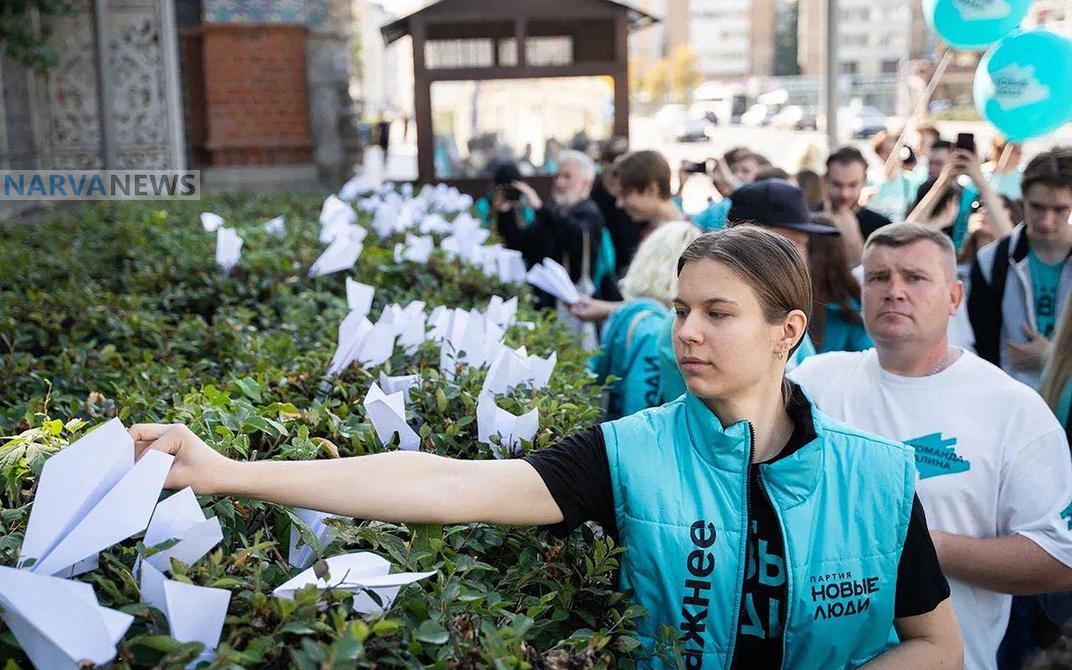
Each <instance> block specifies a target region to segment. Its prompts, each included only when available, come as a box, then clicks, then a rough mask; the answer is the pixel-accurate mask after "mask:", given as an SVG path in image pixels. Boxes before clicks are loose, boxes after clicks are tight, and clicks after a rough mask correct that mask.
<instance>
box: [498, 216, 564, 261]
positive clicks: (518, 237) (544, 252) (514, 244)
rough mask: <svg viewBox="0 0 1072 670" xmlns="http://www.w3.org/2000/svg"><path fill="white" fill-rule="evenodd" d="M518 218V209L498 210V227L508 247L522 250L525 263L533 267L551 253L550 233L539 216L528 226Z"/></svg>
mask: <svg viewBox="0 0 1072 670" xmlns="http://www.w3.org/2000/svg"><path fill="white" fill-rule="evenodd" d="M518 218H519V212H518V210H510V211H508V212H498V217H497V219H496V222H497V223H498V226H497V228H498V231H499V235H501V236H502V238H503V242H504V243H505V246H506V248H507V249H513V250H515V251H520V252H521V256H522V257H523V258H524V259H525V264H526V265H527V266H529V267H531V266H532V265H534V264H536V263H539V262H540V261H542V260H543V259H544V258H546V257H547V256H548V255H550V254H549V252H550V246H551V242H550V239H549V234H548V231H547V228H546V223H545V222H544V221H541V220H540V217H539V216H537V217H535V219H534V220H533V222H532V223H530V224H529V225H527V226H523V225H521V224H520V223H518Z"/></svg>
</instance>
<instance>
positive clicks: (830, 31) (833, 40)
mask: <svg viewBox="0 0 1072 670" xmlns="http://www.w3.org/2000/svg"><path fill="white" fill-rule="evenodd" d="M837 21H838V0H827V2H826V61H825V67H824V72H823V109H824V115H825V116H826V141H827V145H828V149H829V150H830V151H834V149H835V148H836V147H837V145H838V123H837V122H838V51H837V40H838V29H837Z"/></svg>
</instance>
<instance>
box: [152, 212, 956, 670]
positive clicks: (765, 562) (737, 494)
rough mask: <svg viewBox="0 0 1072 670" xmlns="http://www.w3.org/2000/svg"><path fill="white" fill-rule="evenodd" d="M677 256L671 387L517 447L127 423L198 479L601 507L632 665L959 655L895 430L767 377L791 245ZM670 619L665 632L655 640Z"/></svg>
mask: <svg viewBox="0 0 1072 670" xmlns="http://www.w3.org/2000/svg"><path fill="white" fill-rule="evenodd" d="M676 269H677V277H678V285H677V292H676V295H675V298H674V301H673V302H674V312H675V319H676V320H675V326H674V343H675V344H674V347H675V350H676V352H677V356H678V363H679V365H680V366H681V368H682V372H683V374H684V376H685V379H686V380H687V386H688V393H686V394H685V396H684V397H682V398H680V399H679V400H676V401H674V402H672V403H669V404H667V405H664V406H662V407H655V408H651V409H647V410H644V411H642V412H638V413H637V414H633V415H632V416H629V417H625V418H623V419H618V420H617V421H611V422H607V423H603V424H600V425H598V426H594V427H592V428H590V429H589V430H586V431H582V432H580V433H577V434H574V435H572V436H568V437H565V436H564V437H563V438H562V439H561V440H560V441H559V442H558V443H557V444H556V445H555V446H553V447H551V448H548V449H544V450H539V451H533V452H530V453H529V454H527V455H526V456H524V457H523V458H508V459H502V460H495V459H490V460H482V461H468V460H461V459H451V458H444V457H441V456H437V455H435V454H431V453H425V452H422V451H419V450H418V451H393V452H389V453H380V454H372V455H368V456H358V457H353V458H343V459H333V460H331V461H324V460H321V461H298V462H294V461H291V462H282V461H255V462H239V461H234V460H231V459H228V458H226V457H224V456H223V455H221V454H219V453H217V452H216V451H215V450H213V449H212V448H211V447H209V446H208V445H206V444H205V443H204V442H203V441H202V440H201V439H200V438H199V437H197V436H196V435H195V434H194V433H193V432H192V431H191V430H190V429H189V428H187V427H186V426H183V425H176V426H164V425H153V424H144V425H137V426H134V427H132V428H131V434H132V437H133V438H134V443H135V449H136V451H137V452H138V454H144V453H145V452H146V451H147V450H150V449H152V450H158V451H162V452H165V453H168V454H172V455H173V456H174V464H173V465H172V468H171V472H170V473H169V475H168V478H167V482H166V484H165V485H166V486H167V487H168V488H172V489H180V488H183V487H186V486H190V487H192V488H193V490H194V492H195V493H198V494H204V495H241V496H245V497H252V498H260V499H264V500H269V501H271V502H275V503H279V504H283V505H291V506H296V507H307V508H314V509H318V510H323V511H325V512H328V513H331V514H337V515H348V516H354V517H357V518H361V519H377V520H386V521H395V522H405V523H428V524H458V523H472V522H484V523H495V524H503V525H540V526H547V527H549V529H550V530H551V531H552V532H554V533H556V534H558V535H560V536H566V535H568V534H569V533H571V532H572V531H573V530H574V529H575V528H577V527H578V526H580V525H581V524H583V523H585V522H589V521H594V522H596V523H599V524H600V525H601V526H602V528H603V530H604V532H605V533H606V534H607V535H608V536H609V537H612V538H614V539H615V540H616V544H618V545H620V546H622V547H624V548H625V549H627V551H626V552H625V553H623V554H622V555H621V557H620V573H619V580H620V586H621V588H622V590H624V591H629V592H630V593H631V594H632V595H631V597H632V598H633V600H634V601H635V602H636V603H637V604H638V605H639V606H640V607H642V608H644V610H645V613H646V614H645V616H644V617H642V618H641V619H639V621H638V622H637V629H636V631H635V633H634V634H635V636H636V638H637V639H638V640H639V641H640V643H641V644H640V646H639V648H638V649H637V650H636V651H635V652H633V653H634V655H635V659H636V664H637V666H638V667H641V668H660V669H661V668H667V667H674V666H677V665H678V664H679V663H684V665H685V667H687V668H708V669H711V670H714V669H715V668H725V669H728V670H735V669H737V670H744V669H745V668H748V669H750V670H768V669H771V670H773V669H780V668H793V669H794V670H830V669H840V668H852V669H856V668H862V669H866V670H882V669H885V668H905V667H917V668H931V669H933V668H947V669H953V668H960V667H961V664H962V663H963V645H962V642H961V638H960V633H959V630H958V627H957V623H956V618H955V616H954V614H953V610H952V607H951V605H950V600H949V585H948V583H947V582H946V579H945V577H944V576H943V575H942V573H941V569H940V567H939V565H938V559H937V555H936V553H935V550H934V545H933V543H932V541H931V539H930V534H929V533H928V532H927V527H926V518H925V515H924V513H923V508H922V506H921V505H920V504H919V501H918V499H916V496H915V480H916V468H915V461H914V459H913V456H912V450H911V448H909V447H906V446H905V445H903V444H901V443H898V442H891V441H888V440H884V439H882V438H878V437H874V436H872V435H869V434H867V433H863V432H861V431H857V430H855V429H853V428H851V427H849V426H847V425H845V424H841V423H838V422H836V421H833V420H831V419H829V418H827V417H826V416H825V415H824V414H823V413H822V412H820V411H819V410H818V409H817V408H815V407H814V406H813V405H812V403H811V401H810V400H808V398H807V396H806V395H805V394H804V393H803V392H802V391H801V390H800V388H799V387H797V386H795V385H793V384H792V383H791V382H789V381H788V380H787V379H786V377H785V361H786V359H787V358H790V357H792V355H793V352H794V350H795V349H796V348H797V347H798V346H799V345H800V343H801V340H802V338H803V337H804V333H805V331H806V330H807V321H808V313H809V312H810V311H811V304H812V296H811V282H810V280H809V279H808V270H807V266H806V265H805V264H804V260H803V258H801V257H800V254H799V252H798V251H797V250H796V249H795V248H794V247H793V245H792V244H790V243H789V242H787V241H786V240H785V239H784V238H782V237H780V236H778V235H775V234H773V233H771V232H769V231H767V230H763V229H760V228H757V227H753V226H743V227H738V228H732V229H728V230H724V231H720V232H717V233H708V234H705V235H701V236H700V237H698V238H697V239H696V240H694V241H693V242H692V244H690V245H689V247H688V249H686V250H685V253H683V254H682V256H681V258H680V259H678V262H677V268H676ZM666 628H670V629H671V630H673V631H674V634H673V636H672V637H673V638H675V639H672V640H670V641H671V642H673V643H674V645H675V646H674V649H673V650H672V651H671V652H670V653H669V654H659V652H658V649H657V640H658V639H659V637H660V634H661V631H663V630H665V629H666ZM893 630H896V633H897V639H898V641H892V640H891V636H890V633H891V632H892V631H893ZM444 649H445V650H447V653H448V654H449V653H450V650H449V648H448V647H444ZM540 651H542V650H537V652H538V653H539V652H540Z"/></svg>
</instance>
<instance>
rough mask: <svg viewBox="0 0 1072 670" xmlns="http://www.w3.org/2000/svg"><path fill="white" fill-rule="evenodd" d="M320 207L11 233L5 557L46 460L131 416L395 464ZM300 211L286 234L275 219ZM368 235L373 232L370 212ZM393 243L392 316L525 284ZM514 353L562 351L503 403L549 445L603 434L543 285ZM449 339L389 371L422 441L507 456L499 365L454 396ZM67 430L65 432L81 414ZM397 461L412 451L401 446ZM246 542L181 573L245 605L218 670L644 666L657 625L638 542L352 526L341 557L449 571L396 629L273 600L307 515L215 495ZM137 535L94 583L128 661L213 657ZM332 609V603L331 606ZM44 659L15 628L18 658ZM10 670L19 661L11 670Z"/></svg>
mask: <svg viewBox="0 0 1072 670" xmlns="http://www.w3.org/2000/svg"><path fill="white" fill-rule="evenodd" d="M320 204H321V199H320V198H319V197H311V196H302V197H282V196H272V197H250V196H219V197H216V198H214V199H211V200H208V201H203V202H200V203H168V206H167V208H163V207H161V206H160V205H159V204H158V203H149V204H146V203H136V204H129V203H124V204H102V205H94V206H86V207H83V208H80V209H77V210H72V211H68V212H65V213H62V214H60V215H58V216H56V217H55V218H54V219H52V220H49V221H47V222H43V223H41V224H34V225H21V226H20V225H13V226H8V227H4V228H0V348H2V351H0V378H2V379H4V381H5V383H4V384H3V385H0V434H3V435H8V436H10V437H9V438H6V439H4V440H3V441H0V489H2V493H0V503H2V506H3V511H2V514H0V521H2V523H3V526H2V528H0V562H2V563H3V564H7V565H11V564H14V562H15V560H16V557H17V552H18V548H19V546H20V545H21V541H22V534H23V532H24V530H25V527H26V522H27V519H28V516H29V508H30V504H31V502H32V500H33V496H34V487H35V480H36V477H37V475H39V474H40V472H41V467H42V465H43V463H44V462H45V460H46V459H47V458H48V457H49V456H50V455H51V454H53V453H55V452H56V451H58V450H60V449H62V448H63V447H64V446H65V445H66V444H67V443H69V442H70V441H73V440H74V439H77V437H79V436H80V435H81V434H82V433H83V432H84V430H85V429H86V428H87V427H88V426H91V425H95V424H97V423H100V422H101V421H103V420H105V419H106V418H109V417H112V416H119V417H120V418H122V419H123V420H124V422H125V423H127V424H128V425H129V424H130V423H134V422H153V421H156V422H174V421H178V422H184V423H187V424H189V425H190V426H191V427H192V428H193V430H194V431H195V432H197V433H198V434H199V435H201V436H202V437H204V438H205V439H206V441H208V442H209V443H210V444H211V445H212V446H213V447H214V448H216V449H218V450H219V451H221V452H222V453H225V454H227V455H228V456H232V457H236V458H243V459H259V460H263V459H284V460H286V459H314V458H338V457H340V456H351V455H360V454H367V453H373V452H378V451H382V450H383V449H384V448H385V447H383V446H382V445H380V443H379V441H378V439H377V437H376V435H375V432H374V431H373V430H372V428H371V426H370V425H369V424H368V423H367V422H366V418H365V415H364V410H363V409H362V408H361V404H360V401H361V399H362V398H363V397H364V395H365V393H366V391H367V389H368V387H369V383H370V382H371V381H372V380H373V379H374V374H377V373H378V372H379V368H378V369H373V370H364V369H362V368H360V367H359V366H356V365H355V366H351V367H350V368H349V369H348V370H346V371H345V372H344V373H342V374H341V375H339V376H338V377H337V378H334V379H326V378H325V377H324V370H326V368H327V364H328V361H329V360H330V358H331V355H332V353H333V351H334V348H335V343H336V337H337V329H338V324H339V323H340V321H341V320H342V318H343V317H344V316H345V314H346V312H347V307H346V300H345V291H344V285H343V282H344V277H345V275H346V273H339V274H336V275H329V276H326V277H321V278H315V279H310V278H308V277H306V276H305V273H306V270H307V269H308V267H309V266H310V265H311V264H312V262H313V261H314V260H315V258H316V257H317V256H318V255H319V253H320V251H321V250H322V246H321V245H320V244H318V243H317V240H316V237H317V231H318V225H317V213H318V211H319V208H320ZM202 209H206V210H211V211H215V212H218V213H220V214H221V215H222V216H223V217H224V218H225V219H226V220H227V221H228V225H230V226H233V227H236V228H237V229H238V231H239V233H240V234H241V235H242V236H243V237H244V238H245V240H246V243H245V247H244V249H243V257H242V260H241V262H240V263H239V265H238V266H237V267H236V268H235V270H234V271H233V272H232V273H231V274H230V275H227V274H224V273H222V272H221V271H220V270H218V269H217V268H216V266H215V264H214V260H213V254H214V245H215V236H213V235H211V234H207V233H205V232H204V231H203V230H202V228H201V226H200V224H199V223H198V220H197V216H198V213H199V212H200V211H201V210H202ZM278 214H286V215H287V227H288V229H289V234H288V235H287V237H286V238H284V239H278V238H275V237H272V236H270V235H268V234H266V233H265V232H264V231H263V230H262V229H261V223H262V222H264V221H265V220H267V219H268V218H270V217H273V216H276V215H278ZM362 223H363V224H366V225H367V224H368V223H369V222H368V221H367V217H366V220H363V222H362ZM374 239H375V235H374V234H370V236H369V238H368V239H367V240H366V248H365V251H364V253H363V254H362V256H361V258H360V259H359V261H358V263H357V265H356V267H355V268H354V270H353V272H352V276H353V277H354V278H355V279H357V280H358V281H362V282H364V283H368V284H372V285H375V286H377V287H378V290H377V293H376V298H375V304H374V306H373V314H374V315H375V314H378V311H379V309H380V308H382V307H383V305H385V304H387V303H390V302H401V303H403V304H404V303H405V302H408V301H409V300H411V299H421V300H424V301H426V302H427V303H428V305H429V307H432V306H435V305H439V304H444V305H448V306H451V307H483V306H484V305H485V304H486V303H487V301H488V299H489V298H490V297H491V296H492V295H495V294H498V295H501V296H504V297H505V296H508V295H511V294H512V293H517V292H518V291H519V288H518V287H516V286H515V287H506V286H502V285H500V284H498V282H496V281H495V280H493V279H489V278H488V277H487V276H485V275H484V274H483V273H481V272H480V271H479V270H478V269H475V268H472V267H469V266H465V265H461V264H459V263H456V262H451V261H449V260H448V259H447V258H445V257H444V256H442V255H441V252H439V251H436V252H435V253H434V254H433V256H432V258H431V260H430V261H429V262H428V263H427V264H422V265H418V264H415V263H408V262H407V263H395V262H394V261H393V260H392V256H391V252H390V249H392V248H393V244H394V242H395V241H396V240H394V239H390V240H384V241H383V242H381V243H380V244H381V245H382V246H377V245H376V243H375V242H374V241H373V240H374ZM522 293H523V296H524V297H525V300H523V304H522V307H521V310H520V312H519V320H521V321H530V322H533V323H534V324H535V325H534V328H533V329H532V330H521V329H517V328H514V329H511V330H510V331H509V332H508V333H507V341H508V343H509V344H510V345H511V346H518V345H520V344H525V345H526V346H527V347H528V348H529V350H530V351H531V352H533V353H536V354H540V355H547V354H549V353H551V352H552V351H554V352H558V366H557V368H556V370H555V373H554V375H553V376H552V378H551V384H550V386H549V388H547V389H544V390H541V391H533V390H532V389H530V388H527V387H522V388H519V389H517V390H515V391H514V392H513V393H512V394H511V396H509V397H508V398H505V399H502V400H501V404H502V406H504V407H505V408H507V409H509V410H511V411H519V410H520V409H521V408H523V407H524V408H526V409H527V408H530V407H532V406H534V405H535V406H537V407H539V410H540V417H541V427H540V431H539V433H538V434H537V435H536V437H535V439H534V440H533V443H532V444H531V445H526V448H533V449H539V448H543V447H546V446H547V445H549V444H550V443H551V442H552V440H553V439H554V437H555V436H562V435H565V434H568V433H571V432H574V431H576V430H578V429H580V428H582V427H586V426H589V425H592V424H593V423H594V422H595V421H596V420H597V419H598V414H599V412H598V405H599V403H598V396H599V393H600V391H601V389H600V388H599V387H598V386H596V385H594V384H593V383H592V382H591V379H590V377H589V376H588V374H587V372H586V367H585V363H586V360H585V355H584V354H583V352H582V351H581V350H580V347H579V346H578V345H577V342H576V341H575V340H574V339H572V337H571V336H569V335H567V334H566V332H565V331H564V330H563V329H562V328H561V327H560V326H559V325H558V324H557V323H556V322H555V320H554V318H553V316H552V315H546V314H537V313H535V312H534V311H533V310H532V309H531V307H530V306H529V304H528V301H527V293H525V292H524V291H522ZM438 362H439V355H438V348H437V346H436V345H435V344H432V343H427V344H425V345H424V346H423V347H422V348H421V349H420V350H419V351H418V352H417V353H416V354H415V355H406V354H405V353H403V352H402V351H401V350H397V351H396V353H395V355H394V356H393V357H392V358H391V359H390V360H389V361H388V362H387V363H386V364H385V365H384V366H382V369H383V370H385V371H387V372H388V373H390V374H411V373H415V374H419V375H420V385H419V388H418V390H416V391H414V392H413V393H411V395H410V401H409V403H408V405H409V409H410V412H411V420H412V422H414V423H415V425H416V426H417V427H418V431H419V433H420V435H421V440H422V449H423V450H425V451H429V452H434V453H438V454H442V455H447V456H453V457H461V458H490V457H492V454H491V451H490V449H489V448H488V447H486V446H484V445H481V444H479V443H478V442H477V440H476V421H475V412H476V395H477V391H478V390H479V388H480V385H481V383H482V382H483V377H484V375H485V371H484V370H472V369H470V370H464V371H462V373H460V374H459V375H458V376H457V378H456V379H455V380H453V381H451V380H448V379H446V378H445V377H444V376H443V375H442V373H441V372H440V370H439V369H438ZM57 417H59V418H57ZM387 448H388V449H390V448H393V446H388V447H387ZM201 504H202V505H203V506H206V507H207V508H208V510H207V511H208V513H209V514H214V515H216V516H218V517H219V518H220V520H221V522H222V524H223V527H224V541H223V542H222V543H221V544H220V545H219V546H218V547H217V548H216V549H215V550H214V551H213V552H212V553H210V554H209V555H208V556H207V557H205V558H204V559H202V560H201V561H199V562H197V563H196V564H195V565H193V566H191V567H188V568H186V567H183V566H180V565H178V564H176V565H175V577H174V578H175V579H178V580H183V581H189V582H191V583H195V584H199V585H203V586H213V587H220V588H226V589H229V590H230V591H231V592H232V594H233V597H232V600H231V604H230V609H229V612H228V617H227V621H226V625H225V627H224V632H223V638H222V641H221V644H220V646H219V650H218V656H217V658H216V660H215V661H214V663H213V667H269V668H271V667H298V668H329V667H331V668H334V667H354V665H355V664H360V665H362V666H367V665H373V664H375V665H377V666H380V667H416V666H431V667H440V668H470V667H472V668H476V667H496V668H528V667H547V668H574V667H608V666H611V665H613V666H625V667H631V666H632V665H634V664H635V663H637V657H636V650H637V647H638V642H637V640H636V639H635V638H634V637H632V636H631V631H632V629H633V624H634V622H635V619H636V618H637V617H638V616H642V614H643V613H642V611H641V610H640V609H639V608H638V607H636V606H635V605H632V604H631V603H630V601H629V600H628V599H627V598H626V597H625V596H623V595H622V594H620V593H618V592H617V591H616V588H615V585H616V572H617V567H618V562H617V556H618V554H619V553H620V551H621V550H620V549H619V548H617V547H614V546H613V545H612V543H611V541H610V540H609V539H608V538H604V537H600V536H599V535H598V533H597V532H595V531H594V530H593V529H590V528H582V529H580V530H579V531H578V532H577V533H575V534H574V535H573V536H572V537H571V538H569V539H568V540H566V541H559V540H555V539H553V538H551V537H550V536H549V535H548V534H547V533H545V532H543V531H541V530H539V529H524V528H502V527H495V526H489V525H484V524H472V525H458V526H448V527H431V526H404V525H397V524H386V523H377V522H368V521H361V520H346V521H343V522H338V524H337V526H338V527H337V530H338V538H337V539H336V541H335V542H334V543H333V544H332V545H331V546H330V547H327V548H326V549H325V552H324V553H325V554H326V555H333V554H337V553H342V552H346V551H358V550H368V551H373V552H377V553H379V554H381V555H383V556H384V557H386V558H388V559H389V560H390V561H391V562H392V564H393V565H394V566H395V569H397V570H413V571H417V570H435V571H437V573H438V574H437V575H436V576H435V577H433V578H430V579H428V580H425V581H422V582H420V583H418V584H414V585H411V586H408V587H405V588H404V589H403V590H402V592H401V594H400V597H399V598H398V600H397V601H395V604H394V605H393V606H392V607H391V608H390V609H389V610H388V611H387V612H386V613H385V614H383V615H380V616H370V617H361V616H358V615H356V614H354V613H353V612H352V610H351V609H350V607H349V604H348V601H346V600H340V599H338V598H334V599H333V597H332V596H331V595H330V594H328V595H325V596H324V597H322V598H321V599H320V600H319V601H318V598H317V595H316V594H315V593H313V592H312V591H311V590H310V591H303V592H301V593H300V594H299V596H298V598H297V599H296V600H294V601H287V600H279V599H276V598H273V597H272V596H271V590H272V589H273V588H274V587H275V586H277V585H279V584H280V583H282V582H283V581H284V580H285V579H286V578H287V577H288V575H289V574H291V573H292V572H293V570H292V569H291V568H289V566H288V565H287V563H286V560H285V556H284V554H285V553H286V551H287V545H288V541H289V532H290V518H291V517H290V514H289V510H286V509H285V508H281V507H279V506H275V505H271V504H267V503H263V502H260V501H252V500H244V499H232V498H220V499H211V498H202V499H201ZM138 549H139V547H138V544H137V542H136V540H130V541H128V542H125V543H123V544H121V545H118V546H116V547H114V548H112V549H110V550H108V551H106V552H104V553H103V554H102V555H101V557H100V567H99V569H98V570H96V571H93V572H91V573H87V574H86V575H83V576H82V577H81V579H83V580H85V581H88V582H89V583H91V584H92V585H93V586H94V588H95V590H96V592H97V595H98V598H99V599H100V601H101V604H102V605H104V606H108V607H115V608H118V609H121V610H123V611H125V612H128V613H130V614H133V615H135V617H136V618H135V623H134V625H133V626H132V627H131V628H130V630H129V631H128V633H127V635H126V637H125V638H124V640H123V641H122V643H121V644H120V647H119V655H118V657H117V660H116V663H115V664H116V667H160V668H181V667H184V666H185V665H186V664H187V663H189V662H190V661H192V660H193V659H195V658H197V656H198V654H199V652H200V646H201V645H200V644H198V643H189V644H181V643H179V642H177V641H175V640H174V639H172V638H170V637H167V635H166V634H167V625H166V622H165V621H164V619H163V617H162V615H161V614H160V613H159V612H157V611H156V610H153V609H151V608H149V607H148V606H147V605H144V604H139V599H140V596H139V591H138V586H137V582H136V580H135V579H134V577H133V576H132V574H131V568H132V566H133V563H134V560H135V558H136V556H137V552H138ZM325 600H326V601H327V603H328V606H327V608H326V609H324V608H322V607H318V605H321V604H322V603H323V602H324V601H325ZM5 657H7V658H10V659H13V661H14V662H15V663H16V665H18V664H20V663H21V664H26V663H28V662H27V660H26V658H25V657H24V656H23V655H22V654H21V652H20V651H19V650H18V644H17V642H16V641H15V639H14V637H13V636H12V635H11V633H10V631H7V630H5V631H4V632H2V633H0V660H2V659H3V658H5ZM8 667H10V663H9V664H8Z"/></svg>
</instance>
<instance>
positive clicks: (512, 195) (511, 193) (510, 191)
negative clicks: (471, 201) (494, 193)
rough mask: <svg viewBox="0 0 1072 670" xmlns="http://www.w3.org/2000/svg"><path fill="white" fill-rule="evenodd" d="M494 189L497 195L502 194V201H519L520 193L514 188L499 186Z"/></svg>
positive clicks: (504, 185)
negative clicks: (497, 192)
mask: <svg viewBox="0 0 1072 670" xmlns="http://www.w3.org/2000/svg"><path fill="white" fill-rule="evenodd" d="M495 188H496V189H497V190H498V191H499V193H502V196H503V199H504V200H506V201H507V202H519V201H520V200H521V191H520V190H518V188H517V187H516V186H511V185H509V184H500V185H498V186H496V187H495Z"/></svg>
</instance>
